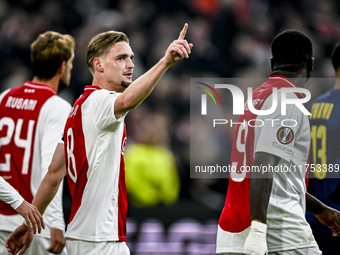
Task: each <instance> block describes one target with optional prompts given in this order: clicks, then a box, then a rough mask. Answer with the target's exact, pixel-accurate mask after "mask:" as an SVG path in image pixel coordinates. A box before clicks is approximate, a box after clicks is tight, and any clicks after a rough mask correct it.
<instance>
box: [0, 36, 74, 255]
mask: <svg viewBox="0 0 340 255" xmlns="http://www.w3.org/2000/svg"><path fill="white" fill-rule="evenodd" d="M74 48H75V41H74V39H73V37H71V36H70V35H62V34H59V33H57V32H53V31H48V32H46V33H44V34H41V35H39V36H38V38H37V39H36V40H35V41H34V42H33V43H32V45H31V61H32V67H33V75H34V77H33V80H32V82H26V83H25V84H23V85H22V86H20V87H17V88H13V89H9V90H6V91H4V92H3V93H2V94H1V96H0V137H1V138H0V175H1V176H2V177H3V178H4V179H5V180H7V181H8V183H9V184H10V185H11V186H13V187H14V188H15V189H16V190H18V192H19V194H20V195H22V196H23V198H24V199H25V200H27V201H28V202H32V199H33V197H34V195H35V193H36V192H37V190H38V187H39V185H40V183H41V181H42V180H43V178H44V176H45V174H46V173H47V171H48V166H49V164H50V162H51V160H52V156H53V152H54V150H55V148H56V146H57V144H58V141H59V140H60V136H61V135H62V133H63V128H64V126H65V123H66V119H67V115H68V113H69V112H70V109H71V106H70V104H69V103H67V102H66V101H65V100H63V99H62V98H60V97H59V96H57V91H58V88H59V86H60V85H64V84H65V85H68V84H69V82H70V76H71V69H72V61H73V58H74ZM63 216H64V215H63V210H62V190H61V189H60V190H59V191H58V194H57V196H56V197H55V199H54V200H53V201H52V203H51V204H50V206H49V207H48V208H47V210H46V212H45V215H44V220H45V224H46V229H45V230H43V231H42V233H41V234H40V235H38V236H37V237H36V238H35V239H34V242H33V243H32V246H31V248H30V249H29V250H28V251H27V254H32V255H33V254H34V255H36V254H39V255H40V254H49V252H52V253H56V254H59V253H61V252H62V251H63V248H64V246H65V238H64V231H65V222H64V217H63ZM21 224H22V218H21V217H20V216H19V215H18V214H17V212H16V211H15V210H14V209H13V208H11V206H9V205H8V204H5V203H4V202H0V254H1V255H5V254H8V252H7V250H6V248H5V241H6V239H7V238H8V236H9V235H10V234H11V232H13V231H14V230H15V228H16V227H18V226H19V225H21ZM65 252H66V251H65V249H64V253H65Z"/></svg>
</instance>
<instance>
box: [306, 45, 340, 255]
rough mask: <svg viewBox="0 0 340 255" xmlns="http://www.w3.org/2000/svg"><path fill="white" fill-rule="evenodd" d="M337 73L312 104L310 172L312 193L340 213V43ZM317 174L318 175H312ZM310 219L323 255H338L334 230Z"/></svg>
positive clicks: (334, 60) (335, 57) (334, 58)
mask: <svg viewBox="0 0 340 255" xmlns="http://www.w3.org/2000/svg"><path fill="white" fill-rule="evenodd" d="M331 58H332V64H333V67H334V70H335V72H336V81H335V85H334V87H333V89H331V90H330V91H328V92H326V93H325V94H323V95H321V96H320V97H318V98H317V99H316V100H315V102H314V103H313V104H312V106H311V109H310V112H311V114H312V115H310V116H309V121H310V128H311V143H312V144H311V151H310V161H311V162H310V163H311V164H315V170H317V171H314V173H310V177H311V178H310V179H309V182H308V192H309V193H310V194H312V195H313V196H315V197H316V198H317V199H319V200H320V201H322V202H323V203H325V204H327V205H329V206H331V207H333V208H336V209H337V210H340V173H339V167H340V132H339V131H340V115H339V114H340V68H339V66H340V44H338V45H336V47H335V48H334V50H333V53H332V56H331ZM311 175H314V176H311ZM306 217H307V220H308V222H309V224H310V225H311V227H312V230H313V234H314V237H315V239H316V241H317V243H318V245H319V247H320V249H321V251H322V254H323V255H330V254H332V255H333V254H334V251H336V250H337V249H338V246H339V238H329V235H330V233H331V230H330V229H329V228H327V227H325V226H324V225H323V224H321V223H320V222H319V221H318V220H317V218H316V217H315V215H314V214H312V213H310V212H308V211H307V213H306Z"/></svg>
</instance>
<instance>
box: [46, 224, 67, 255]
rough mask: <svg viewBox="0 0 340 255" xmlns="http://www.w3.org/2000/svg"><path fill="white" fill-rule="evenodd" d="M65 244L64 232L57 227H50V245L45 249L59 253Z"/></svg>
mask: <svg viewBox="0 0 340 255" xmlns="http://www.w3.org/2000/svg"><path fill="white" fill-rule="evenodd" d="M64 246H65V237H64V232H63V231H62V230H60V229H57V228H51V245H50V247H49V248H48V249H47V251H48V252H51V253H53V254H59V253H61V252H62V250H63V248H64Z"/></svg>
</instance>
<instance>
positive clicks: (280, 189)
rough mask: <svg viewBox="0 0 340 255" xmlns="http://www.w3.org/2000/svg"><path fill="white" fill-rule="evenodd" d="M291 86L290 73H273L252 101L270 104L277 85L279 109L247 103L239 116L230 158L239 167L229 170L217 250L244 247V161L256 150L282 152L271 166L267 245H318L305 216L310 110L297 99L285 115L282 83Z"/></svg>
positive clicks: (272, 247)
mask: <svg viewBox="0 0 340 255" xmlns="http://www.w3.org/2000/svg"><path fill="white" fill-rule="evenodd" d="M292 87H296V85H295V84H294V83H293V82H292V81H291V80H289V79H288V78H286V77H282V76H277V75H270V76H269V79H268V81H267V82H265V83H263V84H262V85H261V86H260V87H258V88H257V89H256V90H255V91H254V92H253V102H252V104H253V106H254V108H255V109H257V110H268V109H270V108H271V107H272V104H273V93H272V91H273V88H277V98H278V103H277V109H276V110H275V111H274V112H273V113H271V114H269V115H256V114H253V113H252V112H250V111H249V110H248V107H247V105H246V110H245V114H244V115H241V116H240V117H239V119H238V125H237V127H236V130H235V136H234V141H233V149H232V153H231V163H230V164H231V165H232V166H233V167H236V172H235V173H231V174H230V179H229V187H228V192H227V197H226V201H225V205H224V208H223V211H222V213H221V216H220V219H219V227H218V234H217V253H225V252H232V253H243V246H244V241H245V239H246V237H247V236H248V233H249V226H250V224H251V218H250V209H249V189H250V176H251V171H250V169H251V168H248V170H249V171H248V172H246V171H245V168H244V167H247V166H248V167H251V166H252V164H253V159H254V155H255V153H256V152H266V153H269V154H272V155H276V156H278V157H279V158H281V160H280V161H279V163H278V165H277V166H276V168H275V170H272V172H274V174H273V176H274V177H273V185H272V190H271V195H270V201H269V205H268V210H267V226H268V228H267V245H268V251H269V252H276V251H284V250H292V249H296V248H306V247H314V246H316V242H315V240H314V238H313V236H312V231H311V229H310V227H309V225H308V223H307V221H306V219H305V194H306V183H305V177H306V172H305V167H306V164H307V161H308V154H309V145H310V133H309V121H308V116H306V115H304V114H303V113H302V112H301V111H300V110H299V109H298V108H297V106H295V105H294V104H287V111H286V115H282V114H281V94H282V88H292ZM300 97H303V95H301V94H295V93H287V95H286V98H287V99H297V98H300ZM247 103H248V104H249V102H247ZM240 123H244V124H240ZM259 123H262V124H263V125H259ZM273 169H274V168H273ZM242 170H244V171H242Z"/></svg>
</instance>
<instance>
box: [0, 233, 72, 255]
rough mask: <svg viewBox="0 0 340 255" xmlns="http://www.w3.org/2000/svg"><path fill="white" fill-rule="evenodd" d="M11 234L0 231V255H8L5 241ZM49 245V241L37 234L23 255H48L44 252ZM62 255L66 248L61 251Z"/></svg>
mask: <svg viewBox="0 0 340 255" xmlns="http://www.w3.org/2000/svg"><path fill="white" fill-rule="evenodd" d="M10 234H12V232H10V231H0V255H8V251H7V249H6V246H5V244H6V240H7V238H8V237H9V236H10ZM50 245H51V239H49V238H46V237H42V236H39V234H36V235H34V238H33V241H32V244H31V246H30V247H29V248H28V249H27V251H26V252H25V255H37V254H39V255H50V254H52V253H49V252H47V251H46V249H47V248H48V247H50ZM60 254H62V255H67V252H66V248H65V247H64V249H63V251H62V252H61V253H60Z"/></svg>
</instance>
